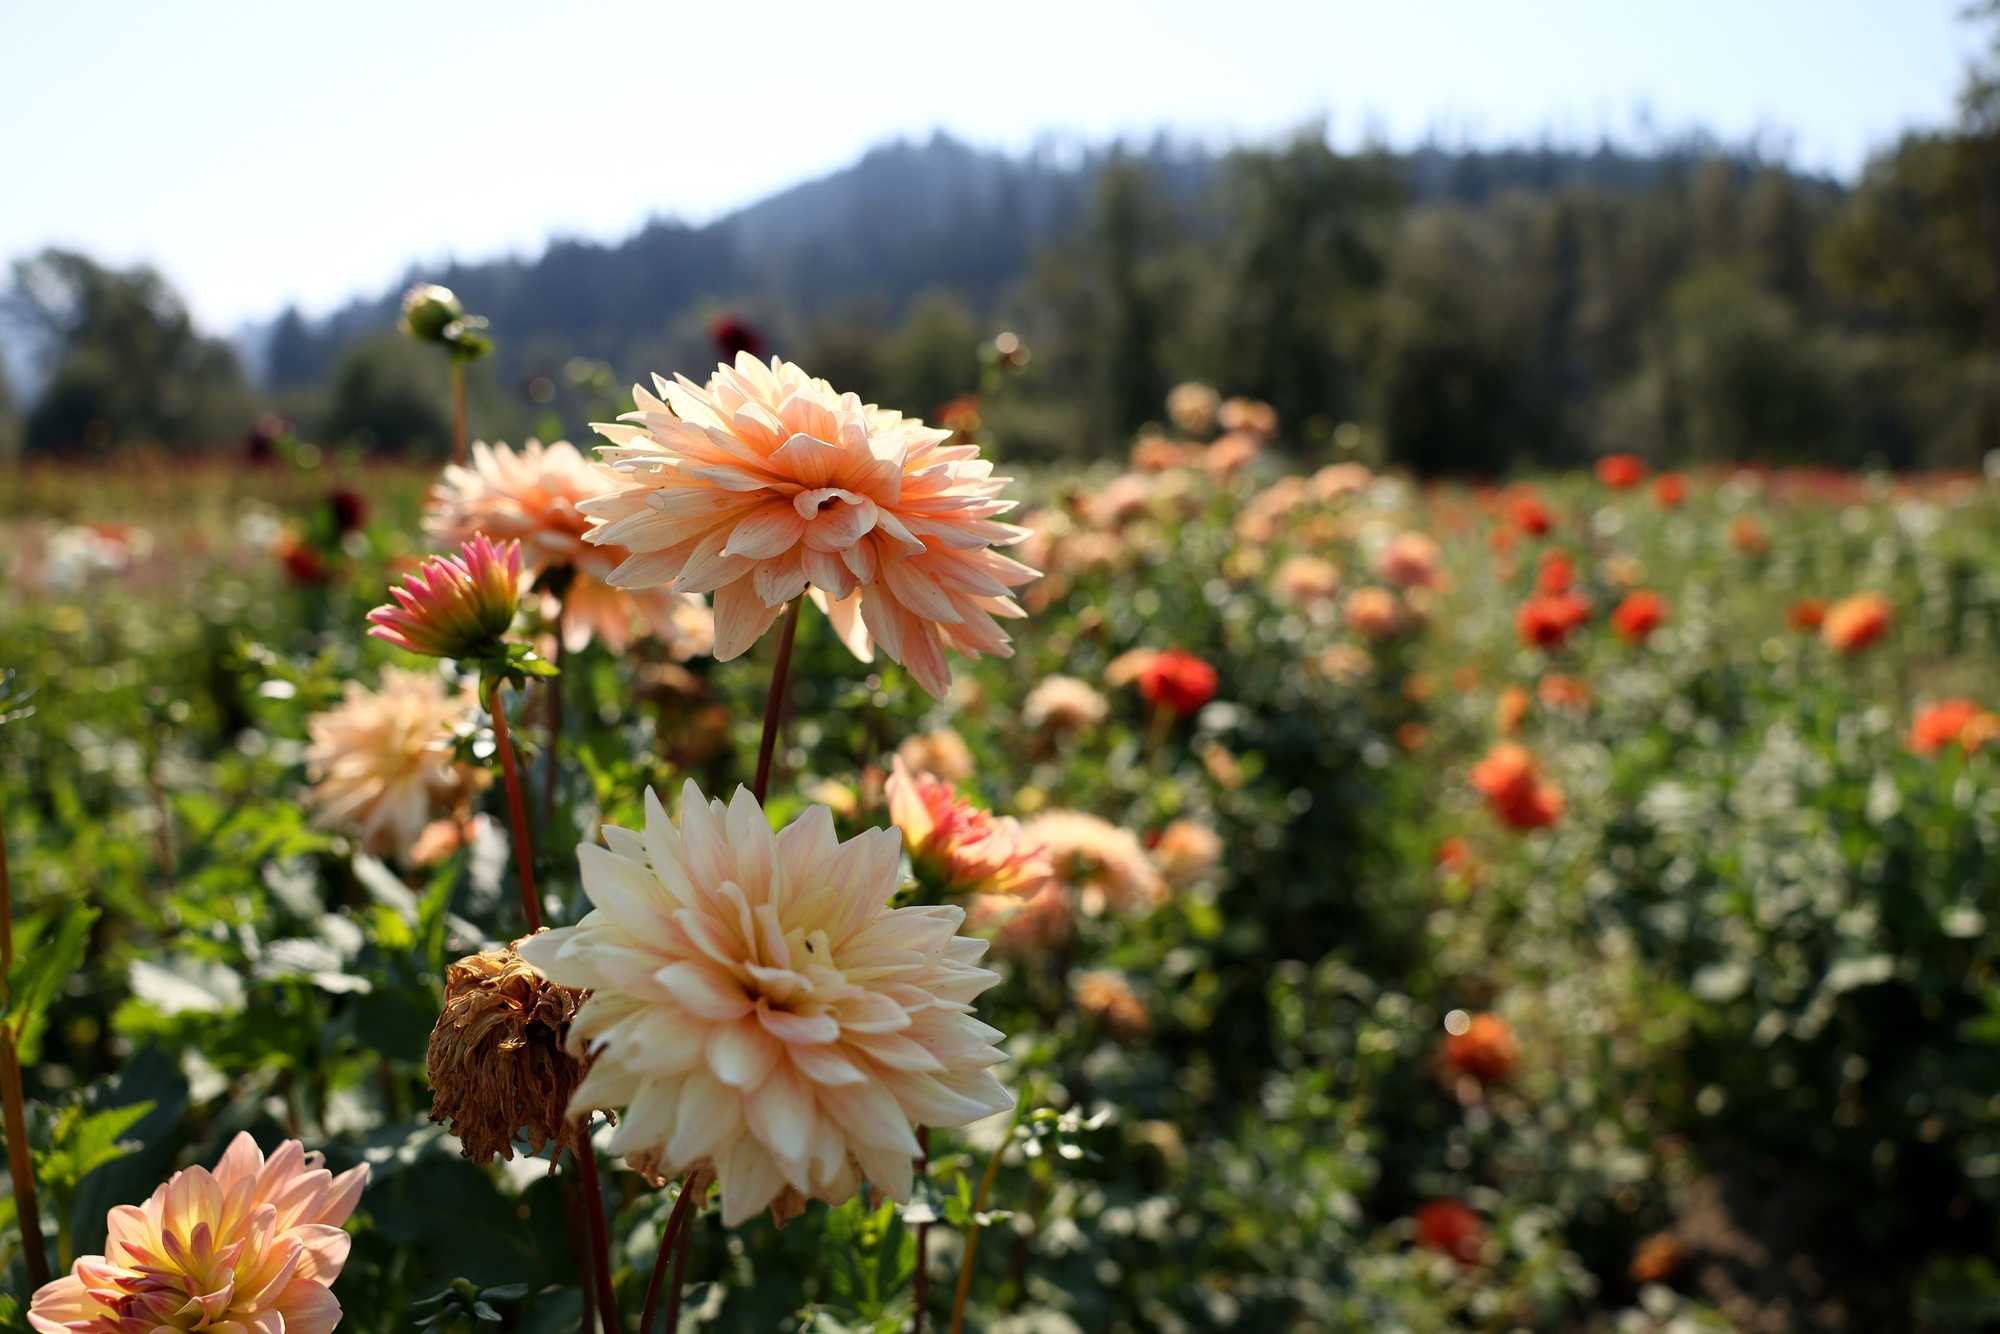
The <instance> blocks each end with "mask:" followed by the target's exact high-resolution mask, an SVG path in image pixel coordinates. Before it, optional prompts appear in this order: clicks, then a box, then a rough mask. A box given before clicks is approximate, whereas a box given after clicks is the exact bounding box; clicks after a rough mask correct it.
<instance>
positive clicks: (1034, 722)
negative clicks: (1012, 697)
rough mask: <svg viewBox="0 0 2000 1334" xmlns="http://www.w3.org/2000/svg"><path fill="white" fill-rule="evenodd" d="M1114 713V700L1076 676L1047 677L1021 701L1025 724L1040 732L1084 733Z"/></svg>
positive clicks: (1022, 719)
mask: <svg viewBox="0 0 2000 1334" xmlns="http://www.w3.org/2000/svg"><path fill="white" fill-rule="evenodd" d="M1110 712H1111V703H1110V701H1109V700H1107V699H1105V698H1104V696H1103V695H1102V694H1100V693H1098V690H1097V688H1096V687H1095V686H1093V685H1091V684H1090V682H1088V681H1081V680H1078V679H1077V678H1076V677H1074V676H1060V675H1058V676H1045V677H1043V678H1042V679H1041V681H1040V682H1039V683H1038V684H1037V685H1036V686H1035V688H1034V689H1033V690H1030V691H1029V692H1028V697H1027V698H1026V699H1024V700H1022V701H1021V721H1022V722H1023V723H1026V724H1027V725H1028V726H1029V727H1031V728H1033V729H1035V730H1036V731H1040V730H1041V729H1043V728H1047V729H1048V730H1050V731H1052V732H1081V731H1082V730H1084V729H1085V728H1087V727H1095V726H1097V724H1099V723H1101V722H1103V721H1104V719H1105V717H1106V716H1107V715H1108V714H1109V713H1110Z"/></svg>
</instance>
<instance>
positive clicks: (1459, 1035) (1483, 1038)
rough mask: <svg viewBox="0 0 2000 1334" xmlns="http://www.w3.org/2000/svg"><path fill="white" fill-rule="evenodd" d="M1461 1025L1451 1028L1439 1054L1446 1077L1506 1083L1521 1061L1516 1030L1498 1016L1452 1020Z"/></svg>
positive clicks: (1461, 1015)
mask: <svg viewBox="0 0 2000 1334" xmlns="http://www.w3.org/2000/svg"><path fill="white" fill-rule="evenodd" d="M1453 1017H1454V1018H1455V1019H1458V1020H1460V1021H1461V1022H1460V1023H1458V1024H1454V1025H1448V1027H1447V1031H1446V1033H1445V1039H1444V1049H1443V1050H1442V1051H1441V1052H1440V1053H1439V1059H1440V1061H1441V1062H1442V1064H1443V1066H1444V1069H1445V1071H1446V1073H1448V1074H1452V1075H1465V1076H1467V1077H1469V1078H1472V1079H1476V1080H1478V1081H1479V1082H1480V1083H1482V1084H1501V1083H1505V1082H1506V1080H1507V1077H1508V1076H1509V1075H1512V1074H1513V1073H1514V1066H1515V1065H1516V1064H1517V1063H1519V1061H1520V1059H1521V1044H1520V1042H1519V1041H1517V1040H1516V1039H1515V1037H1514V1029H1513V1026H1512V1025H1511V1024H1509V1023H1508V1022H1507V1021H1506V1020H1505V1019H1502V1018H1501V1017H1500V1016H1499V1015H1497V1014H1475V1015H1471V1016H1466V1015H1464V1014H1462V1013H1461V1014H1458V1015H1455V1016H1453Z"/></svg>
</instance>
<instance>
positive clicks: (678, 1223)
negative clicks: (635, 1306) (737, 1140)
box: [639, 1168, 707, 1334]
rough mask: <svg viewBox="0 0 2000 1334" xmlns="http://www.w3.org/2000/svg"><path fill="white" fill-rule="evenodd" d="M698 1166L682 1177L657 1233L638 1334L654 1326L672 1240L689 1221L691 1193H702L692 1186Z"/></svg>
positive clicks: (692, 1194) (646, 1333) (705, 1185)
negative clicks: (677, 1194) (661, 1229)
mask: <svg viewBox="0 0 2000 1334" xmlns="http://www.w3.org/2000/svg"><path fill="white" fill-rule="evenodd" d="M699 1170H700V1169H698V1168H696V1169H690V1170H689V1172H688V1174H687V1175H686V1176H684V1177H682V1178H681V1196H680V1198H679V1199H677V1200H675V1201H674V1211H673V1212H672V1213H671V1214H668V1215H667V1226H666V1230H665V1231H664V1232H662V1233H660V1250H659V1253H658V1254H657V1255H655V1256H654V1257H653V1277H652V1278H651V1279H649V1280H648V1281H647V1283H646V1304H645V1306H644V1307H642V1308H641V1309H640V1311H639V1334H650V1332H651V1330H652V1328H653V1312H654V1311H655V1310H657V1309H658V1308H659V1304H660V1281H661V1280H662V1279H664V1278H665V1277H666V1276H667V1256H668V1255H669V1254H673V1253H675V1251H674V1243H675V1242H676V1241H678V1240H680V1235H681V1233H682V1232H683V1231H684V1230H686V1228H687V1225H688V1223H687V1217H688V1208H689V1206H690V1205H692V1204H693V1203H694V1197H695V1196H696V1195H698V1194H700V1193H701V1192H700V1191H697V1190H696V1189H695V1174H696V1172H697V1171H699ZM706 1189H707V1183H705V1182H704V1183H703V1184H702V1190H706ZM676 1286H677V1287H678V1285H676ZM677 1295H678V1294H677Z"/></svg>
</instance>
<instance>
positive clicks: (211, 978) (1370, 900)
mask: <svg viewBox="0 0 2000 1334" xmlns="http://www.w3.org/2000/svg"><path fill="white" fill-rule="evenodd" d="M690 369H693V368H690ZM822 388H824V387H823V386H819V387H815V383H814V382H812V381H810V380H808V379H806V378H805V377H804V376H803V375H801V374H799V373H797V372H796V371H795V369H794V368H790V367H787V366H784V364H783V363H776V362H773V363H771V365H770V366H766V365H765V364H763V363H759V362H756V361H754V360H751V359H748V358H745V359H743V360H741V361H739V362H738V363H737V364H736V367H735V368H734V369H733V370H732V369H731V368H727V367H725V368H723V369H722V370H720V371H718V374H717V377H716V378H715V379H713V380H711V381H709V382H708V383H707V384H705V385H696V384H694V383H693V382H687V383H685V384H683V385H678V386H677V385H674V384H672V382H670V381H668V382H662V383H660V384H659V385H658V386H656V389H657V394H658V396H657V397H656V396H655V392H656V391H655V389H652V388H644V387H642V388H640V389H639V390H637V391H636V392H637V394H638V397H637V399H636V402H635V401H634V400H629V399H628V400H622V401H620V402H618V403H616V404H614V405H607V406H608V408H609V411H610V413H613V414H615V413H619V412H626V411H627V410H629V409H633V408H635V407H636V411H634V412H632V413H631V414H630V415H629V416H628V417H627V418H626V419H625V420H623V421H621V422H620V423H618V424H615V425H611V426H608V427H606V428H605V429H604V431H603V438H602V439H598V440H593V441H591V442H585V441H583V440H582V439H579V440H578V441H577V446H576V447H575V448H572V447H570V446H567V445H550V446H549V447H547V448H543V447H541V446H524V447H520V448H508V447H505V446H493V447H486V446H480V447H477V448H475V449H473V450H471V451H469V452H468V457H467V459H466V461H465V462H464V463H463V464H462V465H454V466H451V467H448V468H445V469H432V468H428V467H418V466H415V465H409V464H393V465H390V464H384V463H381V462H379V461H374V460H369V459H365V458H362V457H359V456H343V455H337V454H329V453H322V452H321V451H319V450H318V449H316V448H314V447H312V446H309V445H305V444H302V443H300V442H298V441H293V440H282V441H279V442H278V444H277V447H275V448H272V449H268V450H264V451H262V452H261V454H260V458H259V460H258V461H256V462H253V463H242V462H239V461H236V460H230V461H227V462H222V461H209V462H201V463H194V464H189V463H186V462H184V461H168V460H163V459H149V458H147V457H145V456H137V457H135V458H134V459H133V460H132V461H131V462H130V463H129V464H128V465H122V466H112V465H109V464H107V465H102V466H91V467H77V466H70V467H66V468H60V469H58V468H53V467H46V468H24V469H23V470H22V471H21V472H19V473H18V474H16V475H15V476H14V477H12V478H10V479H9V483H8V485H6V486H5V487H4V488H0V536H4V540H3V541H0V644H4V646H5V647H4V652H0V666H4V667H6V668H7V669H9V675H8V676H7V677H6V686H5V691H6V693H5V695H4V697H0V719H4V721H0V828H3V829H4V834H5V867H6V881H5V883H6V884H7V886H8V890H9V894H10V897H11V918H12V929H11V943H10V952H11V956H12V962H11V966H10V968H9V970H8V978H7V980H8V991H7V1008H6V1012H5V1020H4V1024H5V1030H6V1037H7V1039H8V1042H7V1049H8V1050H11V1051H13V1052H14V1053H16V1055H17V1058H18V1064H19V1067H20V1074H19V1076H18V1080H17V1081H15V1082H18V1085H19V1087H20V1089H21V1091H22V1092H23V1093H24V1095H25V1097H24V1103H23V1104H22V1105H21V1112H22V1116H23V1117H24V1121H23V1122H22V1124H21V1125H17V1124H16V1123H15V1122H14V1120H13V1118H12V1117H11V1115H10V1118H9V1122H8V1124H7V1125H6V1127H5V1129H6V1132H7V1140H8V1147H9V1151H10V1164H9V1166H10V1181H11V1182H12V1184H13V1187H14V1188H13V1190H12V1191H11V1192H10V1194H9V1197H8V1198H7V1199H5V1200H0V1265H4V1268H0V1276H4V1277H0V1293H5V1294H8V1295H0V1329H10V1330H12V1329H27V1328H30V1327H31V1325H32V1328H34V1329H36V1330H39V1331H44V1334H53V1332H54V1331H58V1330H63V1329H76V1330H87V1331H98V1330H103V1331H111V1330H147V1329H153V1328H156V1327H165V1328H174V1329H178V1328H188V1329H194V1328H208V1329H218V1330H248V1329H256V1330H259V1331H262V1332H263V1334H283V1332H284V1331H290V1334H301V1332H302V1331H322V1330H327V1329H331V1328H333V1326H334V1324H335V1323H340V1324H341V1325H342V1327H343V1328H347V1329H352V1330H367V1331H374V1330H384V1331H386V1330H391V1329H405V1328H408V1327H410V1326H411V1325H412V1324H413V1323H418V1322H424V1326H425V1327H426V1328H429V1329H434V1330H454V1331H457V1330H474V1329H506V1330H523V1331H540V1330H550V1331H554V1330H570V1329H576V1328H579V1327H597V1328H601V1329H603V1330H604V1331H605V1334H613V1331H615V1330H618V1329H625V1330H633V1329H639V1330H651V1329H658V1328H662V1327H671V1326H673V1325H674V1324H675V1323H676V1322H678V1323H681V1324H684V1325H685V1326H686V1327H689V1328H695V1327H700V1328H714V1329H718V1330H737V1329H741V1330H770V1329H796V1330H815V1331H828V1332H830V1331H860V1330H871V1331H891V1330H902V1329H910V1328H918V1329H931V1330H949V1329H966V1330H997V1331H1006V1330H1013V1331H1063V1330H1087V1331H1142V1330H1144V1331H1152V1330H1159V1331H1182V1330H1186V1331H1193V1330H1207V1329H1274V1330H1275V1329H1284V1330H1410V1331H1433V1330H1456V1329H1468V1330H1474V1329H1476V1330H1512V1329H1530V1330H1634V1331H1638V1330H1663V1331H1664V1330H1675V1331H1684V1330H1710V1329H1715V1330H1726V1329H1743V1330H1773V1331H1782V1330H1820V1329H1825V1330H1856V1331H1879V1330H1889V1329H1924V1330H1958V1329H1978V1328H1986V1327H1989V1324H1990V1322H1993V1321H1996V1320H2000V1269H1996V1267H1995V1266H1994V1263H1993V1261H1992V1259H1991V1257H1992V1256H1993V1254H1994V1249H1995V1244H1996V1241H2000V1093H1996V1090H2000V974H1996V963H2000V950H1996V948H1995V946H1994V945H1993V943H1992V942H1993V941H1994V939H1995V932H1994V926H1993V922H1992V920H1991V916H1992V914H1994V913H1996V912H2000V782H1996V779H2000V712H1995V711H2000V487H1996V484H1995V481H1994V479H1988V478H1982V477H1978V476H1941V475H1924V476H1906V477H1892V476H1873V475H1855V474H1846V473H1832V472H1808V471H1769V470H1751V469H1730V468H1711V469H1704V470H1698V471H1692V472H1689V473H1687V474H1685V475H1683V474H1678V473H1660V472H1658V471H1656V470H1653V469H1650V468H1649V467H1648V466H1647V465H1645V464H1643V463H1641V462H1640V461H1639V460H1637V459H1635V458H1631V457H1629V456H1623V455H1610V456H1607V457H1606V458H1604V459H1602V460H1600V461H1599V463H1598V465H1597V467H1596V468H1595V469H1594V470H1592V471H1589V472H1577V473H1573V474H1562V475H1537V476H1529V477H1523V478H1520V479H1518V480H1515V481H1512V482H1509V483H1507V484H1504V485H1496V486H1491V487H1475V486H1472V485H1467V484H1455V483H1454V484H1421V485H1420V484H1418V483H1416V482H1415V481H1413V480H1411V479H1409V478H1407V477H1404V476H1400V475H1395V474H1391V473H1378V472H1375V471H1371V470H1370V469H1369V468H1368V467H1365V466H1363V465H1362V464H1361V463H1360V462H1356V461H1354V460H1353V459H1346V460H1344V461H1335V460H1330V459H1327V458H1323V457H1322V458H1307V457H1305V456H1304V455H1303V452H1302V451H1301V450H1299V449H1296V448H1295V447H1294V446H1293V444H1292V442H1291V438H1290V437H1289V436H1288V434H1287V431H1286V424H1285V423H1283V422H1281V421H1278V420H1276V418H1275V416H1274V414H1273V413H1272V412H1271V411H1270V410H1269V409H1268V408H1265V407H1263V405H1260V404H1256V403H1249V402H1245V401H1242V400H1229V401H1219V400H1218V398H1217V396H1216V395H1215V394H1214V393H1213V391H1210V390H1206V389H1205V388H1204V387H1202V386H1183V387H1182V388H1181V389H1179V390H1176V391H1175V394H1174V397H1173V398H1172V399H1171V400H1170V401H1169V403H1168V404H1165V405H1163V408H1164V410H1165V411H1164V417H1165V420H1167V421H1168V422H1170V423H1171V424H1170V425H1168V426H1164V427H1161V428H1159V429H1157V430H1152V431H1148V432H1146V433H1145V434H1143V435H1142V436H1141V437H1140V438H1139V439H1137V440H1135V441H1133V442H1131V444H1130V448H1129V452H1128V454H1127V459H1128V461H1127V462H1126V463H1125V464H1124V465H1123V466H1118V467H1113V466H1101V467H1097V468H1094V469H1065V470H1045V469H1027V470H1015V469H1011V468H1008V467H1005V466H1001V467H1000V470H999V471H1000V474H1001V475H1005V474H1008V473H1010V472H1011V473H1013V474H1014V476H1012V477H1011V478H1010V479H1009V480H1007V481H1006V482H1004V484H1003V483H1001V482H1000V481H998V480H997V478H994V477H990V476H989V471H990V470H989V467H988V465H989V464H990V463H991V462H992V460H991V459H990V458H989V457H987V456H985V455H983V454H982V453H981V451H980V444H981V442H980V441H979V440H978V439H977V437H976V434H970V433H968V434H965V435H960V436H957V437H950V436H947V434H946V433H945V432H943V431H933V430H930V429H928V428H926V427H924V426H923V424H922V423H920V422H916V421H914V419H908V418H901V417H898V416H897V415H896V414H894V413H891V412H883V411H881V410H877V409H873V408H867V407H864V405H861V404H860V403H859V401H858V400H853V399H851V398H850V399H844V398H840V397H838V396H835V395H832V394H831V393H830V391H829V392H828V393H824V394H822V393H821V392H820V390H821V389H822ZM592 445H596V446H599V447H601V453H594V452H593V449H592ZM1001 462H1002V464H1003V465H1004V460H1002V461H1001ZM516 544H518V545H516ZM447 557H449V559H445V558H447ZM392 586H393V587H394V588H395V590H396V592H395V594H394V595H393V596H392V594H391V591H390V590H391V588H392ZM371 626H372V627H373V628H374V630H375V631H376V633H374V634H372V635H371V634H370V633H369V631H370V629H371ZM587 914H588V915H587ZM536 926H539V927H540V928H541V929H540V930H539V931H536V930H535V929H534V928H535V927H536ZM7 1073H8V1072H7V1071H5V1070H0V1076H6V1075H7ZM10 1102H12V1099H11V1098H10ZM22 1126H24V1127H25V1144H23V1143H22V1139H23V1135H22ZM244 1136H247V1137H248V1138H247V1139H246V1138H244ZM294 1142H296V1143H294ZM320 1156H323V1159H322V1157H320ZM183 1169H185V1170H183ZM196 1169H199V1170H196ZM30 1180H32V1183H33V1203H32V1208H31V1207H30V1196H29V1193H28V1191H27V1189H25V1187H26V1185H27V1183H28V1182H29V1181H30ZM156 1192H158V1193H157V1194H156ZM30 1219H32V1222H30ZM43 1266H45V1269H44V1268H42V1267H43ZM65 1274H70V1275H72V1277H70V1278H68V1279H65V1278H64V1277H63V1276H64V1275H65ZM44 1281H46V1282H47V1283H48V1284H49V1286H48V1287H44V1286H43V1284H44ZM38 1290H40V1291H41V1292H43V1294H44V1295H43V1296H39V1297H38V1296H35V1295H34V1294H35V1293H36V1292H37V1291H38ZM50 1294H53V1295H50ZM31 1300H32V1303H33V1306H32V1313H31V1309H30V1303H31Z"/></svg>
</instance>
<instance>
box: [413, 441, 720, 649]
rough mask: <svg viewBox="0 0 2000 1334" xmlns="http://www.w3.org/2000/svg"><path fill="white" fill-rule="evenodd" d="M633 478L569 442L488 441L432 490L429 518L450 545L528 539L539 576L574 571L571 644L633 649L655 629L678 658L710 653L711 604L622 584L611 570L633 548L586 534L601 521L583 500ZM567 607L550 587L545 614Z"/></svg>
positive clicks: (531, 573) (530, 564) (529, 558)
mask: <svg viewBox="0 0 2000 1334" xmlns="http://www.w3.org/2000/svg"><path fill="white" fill-rule="evenodd" d="M623 484H624V483H623V482H622V480H621V479H620V478H619V477H618V475H617V474H616V473H614V472H612V471H611V470H610V469H609V468H607V467H604V466H603V465H602V464H597V463H592V462H591V461H590V460H589V459H586V458H585V457H584V456H583V454H582V453H581V452H580V451H579V450H578V449H577V447H576V446H575V445H572V444H570V443H569V442H568V441H567V440H558V441H556V442H555V443H554V444H552V445H544V444H542V443H541V441H539V440H530V441H529V442H528V443H527V444H525V445H523V446H522V447H521V448H520V449H514V448H512V447H511V446H508V445H505V444H494V445H489V444H487V443H485V442H484V441H480V442H478V443H475V444H474V445H473V446H472V462H471V463H470V464H469V465H459V464H453V465H451V466H449V467H447V468H446V469H445V470H444V475H443V476H442V477H441V478H439V480H438V483H437V485H436V486H434V487H432V488H431V495H430V503H429V506H428V508H427V509H426V511H425V515H424V526H425V528H426V530H427V531H428V532H429V533H430V535H431V537H432V539H433V540H435V541H437V542H440V543H445V544H455V543H459V542H464V541H466V540H468V539H470V538H471V537H472V536H473V534H475V533H481V532H483V533H486V534H487V535H488V536H490V537H492V538H494V539H496V540H501V541H505V540H508V539H512V540H515V541H518V542H519V543H520V544H521V561H522V564H523V566H524V571H525V573H526V575H527V577H528V579H529V580H530V581H533V580H535V579H538V578H540V577H541V576H542V575H543V574H544V573H546V572H549V571H554V570H565V569H566V570H568V571H570V579H569V582H568V585H567V588H566V590H565V591H564V592H563V594H562V598H561V602H560V606H561V611H562V628H563V647H565V648H567V649H568V650H569V651H570V652H572V653H575V652H579V651H581V650H582V649H583V648H584V647H585V646H586V645H588V644H589V643H590V641H591V640H592V639H597V640H600V641H602V642H603V644H604V646H605V647H606V648H608V649H610V650H611V651H612V652H613V653H623V652H624V651H625V650H626V649H627V648H628V647H630V646H631V644H632V641H633V640H634V639H636V638H638V637H640V636H641V635H648V634H649V635H651V636H653V637H654V638H656V639H658V640H659V641H660V642H661V643H663V644H665V645H666V646H667V650H668V652H669V653H671V654H672V655H673V656H674V657H675V658H679V659H686V658H691V657H694V656H696V655H698V654H702V653H706V652H708V650H709V648H710V646H711V645H712V644H713V643H714V640H715V623H714V621H713V619H712V618H711V617H710V615H709V611H708V606H707V604H706V603H704V602H703V601H702V600H701V599H700V598H698V597H692V596H688V595H684V594H678V593H671V592H668V591H667V590H666V589H663V588H634V589H624V588H614V587H613V586H612V585H611V584H610V582H609V581H608V580H609V576H610V574H611V571H612V570H614V569H616V568H617V567H618V565H619V564H620V563H621V562H623V561H624V560H625V559H626V557H628V556H629V555H630V554H631V553H630V552H628V551H626V550H625V549H624V548H622V547H618V546H598V545H593V544H592V543H590V542H588V541H586V540H585V534H587V533H588V532H589V531H590V526H591V521H590V519H589V518H588V517H587V516H586V515H585V514H584V513H583V511H582V510H581V509H580V508H579V506H581V505H582V504H583V502H584V501H586V500H589V499H590V498H591V497H593V496H601V495H603V494H605V492H607V491H616V490H618V489H619V488H620V487H621V486H623ZM557 607H558V602H557V598H556V596H555V595H554V594H553V593H544V595H543V597H542V612H543V614H544V615H545V616H548V617H550V618H553V617H554V616H555V615H556V611H557Z"/></svg>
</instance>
